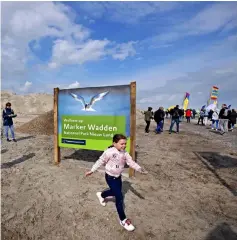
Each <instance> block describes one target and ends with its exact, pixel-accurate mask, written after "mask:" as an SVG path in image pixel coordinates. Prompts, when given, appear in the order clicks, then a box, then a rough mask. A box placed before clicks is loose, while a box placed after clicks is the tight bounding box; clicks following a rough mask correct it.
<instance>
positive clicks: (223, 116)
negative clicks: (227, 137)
mask: <svg viewBox="0 0 237 240" xmlns="http://www.w3.org/2000/svg"><path fill="white" fill-rule="evenodd" d="M228 111H229V110H228V108H227V106H226V104H222V109H221V111H220V113H219V126H220V130H221V135H224V134H225V133H226V132H228V121H229V120H228Z"/></svg>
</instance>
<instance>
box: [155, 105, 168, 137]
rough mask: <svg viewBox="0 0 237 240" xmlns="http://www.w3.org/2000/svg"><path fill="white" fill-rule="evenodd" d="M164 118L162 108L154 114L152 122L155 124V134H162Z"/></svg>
mask: <svg viewBox="0 0 237 240" xmlns="http://www.w3.org/2000/svg"><path fill="white" fill-rule="evenodd" d="M164 118H165V112H164V108H163V107H159V109H158V110H157V111H156V112H155V115H154V120H155V122H156V124H157V128H156V133H158V134H159V133H161V132H163V126H164Z"/></svg>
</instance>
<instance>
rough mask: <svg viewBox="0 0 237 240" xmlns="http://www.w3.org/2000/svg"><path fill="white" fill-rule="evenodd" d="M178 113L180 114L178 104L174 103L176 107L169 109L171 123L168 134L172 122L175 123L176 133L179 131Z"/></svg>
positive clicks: (172, 124) (171, 128) (170, 131)
mask: <svg viewBox="0 0 237 240" xmlns="http://www.w3.org/2000/svg"><path fill="white" fill-rule="evenodd" d="M179 114H180V109H179V105H176V107H175V108H174V109H171V110H170V115H171V124H170V129H169V134H171V133H172V130H173V127H174V124H176V133H179V121H180V115H179Z"/></svg>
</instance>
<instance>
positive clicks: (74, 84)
mask: <svg viewBox="0 0 237 240" xmlns="http://www.w3.org/2000/svg"><path fill="white" fill-rule="evenodd" d="M79 87H80V83H79V82H78V81H76V82H74V83H71V84H70V85H69V86H68V88H79Z"/></svg>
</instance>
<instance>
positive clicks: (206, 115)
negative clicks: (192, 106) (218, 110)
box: [203, 109, 208, 126]
mask: <svg viewBox="0 0 237 240" xmlns="http://www.w3.org/2000/svg"><path fill="white" fill-rule="evenodd" d="M203 122H204V125H205V126H206V125H207V122H208V112H207V110H206V109H204V120H203Z"/></svg>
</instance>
